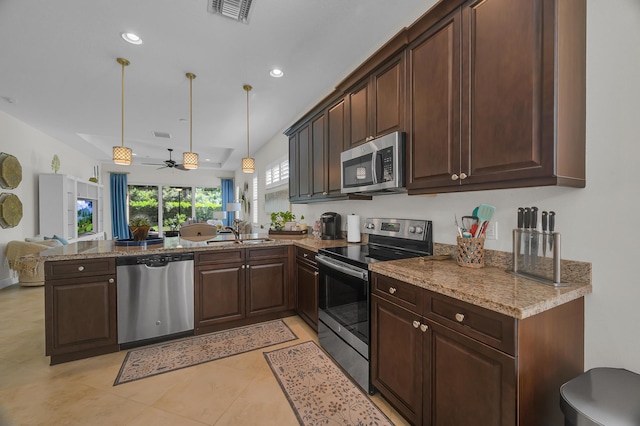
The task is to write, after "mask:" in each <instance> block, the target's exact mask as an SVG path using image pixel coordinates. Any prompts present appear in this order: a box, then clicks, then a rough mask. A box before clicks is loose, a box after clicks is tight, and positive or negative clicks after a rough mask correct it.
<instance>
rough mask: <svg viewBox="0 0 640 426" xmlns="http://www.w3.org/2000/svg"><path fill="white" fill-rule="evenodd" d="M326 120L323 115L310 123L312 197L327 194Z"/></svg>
mask: <svg viewBox="0 0 640 426" xmlns="http://www.w3.org/2000/svg"><path fill="white" fill-rule="evenodd" d="M325 125H326V120H325V116H324V114H322V115H320V116H319V117H316V118H315V119H313V121H312V122H311V147H312V148H311V149H312V161H311V163H312V166H311V175H312V178H313V179H312V188H313V192H312V196H314V197H323V196H326V195H328V192H327V173H326V170H327V161H326V160H327V155H326V140H325V133H326V132H325Z"/></svg>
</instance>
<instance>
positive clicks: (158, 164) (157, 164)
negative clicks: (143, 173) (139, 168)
mask: <svg viewBox="0 0 640 426" xmlns="http://www.w3.org/2000/svg"><path fill="white" fill-rule="evenodd" d="M140 164H142V165H143V166H164V164H163V163H140Z"/></svg>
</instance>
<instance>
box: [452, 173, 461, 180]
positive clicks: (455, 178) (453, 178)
mask: <svg viewBox="0 0 640 426" xmlns="http://www.w3.org/2000/svg"><path fill="white" fill-rule="evenodd" d="M459 178H460V176H458V175H457V174H455V173H454V174H452V175H451V180H458V179H459Z"/></svg>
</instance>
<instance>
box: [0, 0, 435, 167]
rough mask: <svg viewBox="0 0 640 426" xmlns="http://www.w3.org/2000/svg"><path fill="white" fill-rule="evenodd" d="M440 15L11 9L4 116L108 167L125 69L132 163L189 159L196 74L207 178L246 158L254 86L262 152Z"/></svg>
mask: <svg viewBox="0 0 640 426" xmlns="http://www.w3.org/2000/svg"><path fill="white" fill-rule="evenodd" d="M434 3H435V0H425V1H417V0H397V1H388V0H315V1H308V0H307V1H305V0H253V2H252V7H251V11H250V13H249V22H248V24H245V23H241V22H238V21H237V20H233V19H230V18H227V17H223V16H221V15H216V14H212V13H209V12H208V11H207V0H133V1H132V0H108V1H97V0H55V1H51V0H49V1H44V0H27V1H25V0H0V40H2V42H0V58H1V59H0V110H2V111H4V112H6V113H7V114H9V115H11V116H13V117H15V118H17V119H19V120H21V121H23V122H25V123H27V124H28V125H30V126H32V127H34V128H36V129H38V130H40V131H42V132H43V133H45V134H48V135H50V136H52V137H54V138H56V139H58V140H60V141H61V142H64V143H66V144H68V145H70V146H72V147H74V148H76V149H78V150H79V151H81V152H84V153H85V154H87V155H89V156H91V157H92V158H95V159H97V160H101V161H109V160H110V159H111V148H112V146H114V145H120V143H121V90H120V89H121V77H122V74H121V73H122V69H121V66H120V65H119V64H118V63H117V62H116V58H118V57H123V58H126V59H128V60H129V61H130V62H131V65H130V66H128V67H126V68H125V126H124V131H125V145H126V146H128V147H131V148H132V149H133V152H134V153H135V154H136V156H135V157H134V164H140V163H143V162H152V163H153V162H158V161H162V160H165V159H166V158H167V157H168V153H167V150H166V149H167V148H173V149H174V150H175V151H174V157H173V158H174V159H178V160H180V159H181V156H182V152H183V151H188V150H189V80H188V79H187V77H186V76H185V73H187V72H191V73H194V74H196V79H195V80H193V120H192V121H193V123H192V124H193V151H194V152H197V153H198V154H199V155H200V165H201V167H210V168H215V169H219V170H235V169H237V168H238V167H239V165H240V159H241V157H243V156H245V155H246V154H247V146H246V138H247V136H246V92H245V91H244V90H243V88H242V86H243V85H244V84H250V85H252V86H253V90H252V91H251V92H250V101H249V102H250V122H251V153H252V154H253V153H255V152H256V151H257V150H258V149H259V148H260V147H261V146H262V145H263V144H264V143H265V142H267V141H268V140H269V139H271V138H272V137H273V136H274V135H276V134H278V133H279V132H281V131H282V130H283V129H285V128H286V127H288V126H289V125H290V124H292V123H293V122H294V121H295V120H296V119H297V118H299V117H300V116H301V115H302V114H303V113H304V112H306V111H307V110H308V109H309V108H311V107H312V106H313V105H315V104H316V103H317V102H318V101H320V100H321V99H322V98H324V97H325V96H326V95H328V94H329V93H330V92H331V91H332V90H333V88H334V87H335V85H336V84H337V83H338V82H339V81H340V80H342V79H343V78H344V77H346V76H347V75H348V74H349V73H350V72H351V71H353V70H354V69H355V68H356V67H357V66H358V65H359V64H360V63H362V62H363V61H364V60H365V59H366V58H367V57H369V56H370V55H371V54H372V53H373V52H375V51H376V50H377V49H378V48H379V47H380V46H382V45H383V44H384V43H385V42H386V41H387V40H389V39H390V38H391V37H392V36H393V35H394V34H396V33H397V32H398V31H400V30H401V29H402V28H403V27H406V26H408V25H410V24H411V23H412V22H414V21H415V20H416V19H417V18H418V17H420V16H421V15H422V14H423V13H424V12H425V11H427V10H428V9H429V8H430V7H431V6H432V5H433V4H434ZM123 32H134V33H136V34H138V35H139V36H140V37H141V38H142V40H143V44H142V45H132V44H129V43H126V42H125V41H124V40H123V39H122V38H121V33H123ZM272 68H280V69H282V70H283V71H284V77H282V78H273V77H271V76H270V75H269V71H270V70H271V69H272ZM154 132H160V133H163V134H165V135H163V136H167V135H166V134H168V135H170V138H167V137H158V136H154ZM207 160H209V161H207Z"/></svg>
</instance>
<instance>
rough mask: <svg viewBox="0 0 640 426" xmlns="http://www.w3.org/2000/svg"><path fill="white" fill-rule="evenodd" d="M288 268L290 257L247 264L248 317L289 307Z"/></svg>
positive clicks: (284, 309)
mask: <svg viewBox="0 0 640 426" xmlns="http://www.w3.org/2000/svg"><path fill="white" fill-rule="evenodd" d="M288 269H289V260H288V258H280V259H273V260H261V261H252V262H249V263H248V264H247V269H246V274H247V278H246V286H247V317H252V316H257V315H262V314H267V313H271V312H281V311H286V310H287V309H288V300H289V299H288V293H289V278H288Z"/></svg>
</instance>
